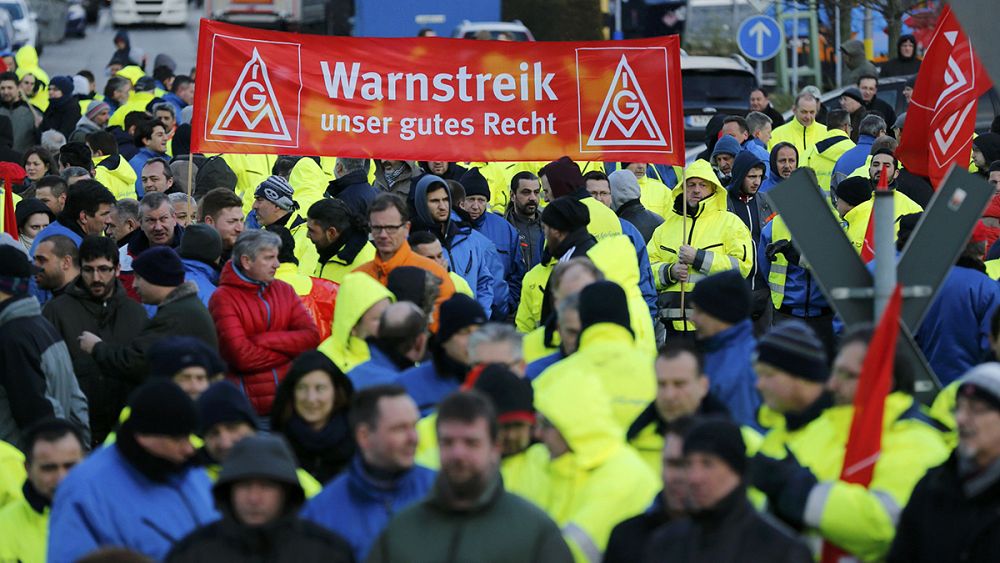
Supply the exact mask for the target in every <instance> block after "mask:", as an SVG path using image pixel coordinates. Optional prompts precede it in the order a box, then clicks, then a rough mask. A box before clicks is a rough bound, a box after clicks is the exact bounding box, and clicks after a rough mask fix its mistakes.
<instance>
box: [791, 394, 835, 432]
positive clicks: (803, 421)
mask: <svg viewBox="0 0 1000 563" xmlns="http://www.w3.org/2000/svg"><path fill="white" fill-rule="evenodd" d="M832 406H833V395H832V394H830V392H829V391H823V392H822V393H821V394H820V396H819V397H818V398H817V399H816V400H815V401H813V403H812V404H811V405H809V406H808V407H806V408H805V409H803V410H801V411H799V412H787V413H785V428H786V429H787V430H789V431H791V432H794V431H795V430H798V429H800V428H804V427H805V426H806V425H807V424H809V423H810V422H812V421H814V420H816V419H817V418H819V417H820V415H822V414H823V412H824V411H826V410H827V409H828V408H830V407H832Z"/></svg>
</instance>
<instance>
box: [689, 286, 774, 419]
mask: <svg viewBox="0 0 1000 563" xmlns="http://www.w3.org/2000/svg"><path fill="white" fill-rule="evenodd" d="M691 302H692V304H693V305H694V314H693V315H692V316H691V322H692V323H694V326H695V330H696V331H697V334H698V345H699V348H700V349H701V351H702V353H703V354H704V362H705V368H704V371H705V373H706V374H707V375H708V380H709V381H710V382H711V385H710V387H709V392H710V393H712V395H714V396H715V397H717V398H718V399H719V400H721V401H722V402H723V403H724V404H725V405H726V407H728V408H729V412H730V413H732V415H733V420H735V421H736V422H738V423H740V424H741V425H744V426H750V427H752V428H760V426H759V424H758V423H757V409H758V408H759V407H760V394H759V393H758V392H757V389H756V386H757V375H756V374H755V373H754V371H753V368H752V367H751V360H752V357H753V354H754V350H755V349H756V348H757V339H756V338H754V335H753V324H752V323H751V322H750V305H751V297H750V288H749V287H748V286H747V282H746V280H745V279H743V276H741V275H740V274H739V272H737V271H735V270H729V271H726V272H721V273H718V274H715V275H712V276H709V277H707V278H705V279H703V280H701V281H700V282H698V284H697V285H696V286H695V288H694V291H693V292H692V293H691Z"/></svg>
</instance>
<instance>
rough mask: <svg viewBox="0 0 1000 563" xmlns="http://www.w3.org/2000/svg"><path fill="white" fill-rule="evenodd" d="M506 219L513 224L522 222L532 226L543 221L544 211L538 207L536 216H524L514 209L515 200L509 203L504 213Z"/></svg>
mask: <svg viewBox="0 0 1000 563" xmlns="http://www.w3.org/2000/svg"><path fill="white" fill-rule="evenodd" d="M504 219H507V220H508V221H510V222H511V223H513V224H518V223H520V224H523V225H525V226H531V225H535V224H537V223H541V222H542V213H541V212H540V211H538V210H537V209H536V210H535V216H534V217H522V216H521V215H520V214H519V213H518V212H517V210H516V209H514V202H513V201H511V202H510V204H509V205H507V212H506V213H504Z"/></svg>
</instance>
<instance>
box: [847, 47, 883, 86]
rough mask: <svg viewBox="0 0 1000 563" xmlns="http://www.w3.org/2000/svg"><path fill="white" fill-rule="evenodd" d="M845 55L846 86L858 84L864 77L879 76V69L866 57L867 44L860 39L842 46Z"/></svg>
mask: <svg viewBox="0 0 1000 563" xmlns="http://www.w3.org/2000/svg"><path fill="white" fill-rule="evenodd" d="M840 50H841V51H842V52H843V53H844V66H845V67H846V68H845V69H844V76H843V82H844V84H857V83H858V79H859V78H861V77H862V76H864V75H866V74H867V75H871V76H878V69H877V68H875V65H874V64H872V62H871V61H869V60H868V58H867V56H866V55H865V44H864V43H862V42H861V41H860V40H859V39H851V40H850V41H845V42H844V44H843V45H841V46H840Z"/></svg>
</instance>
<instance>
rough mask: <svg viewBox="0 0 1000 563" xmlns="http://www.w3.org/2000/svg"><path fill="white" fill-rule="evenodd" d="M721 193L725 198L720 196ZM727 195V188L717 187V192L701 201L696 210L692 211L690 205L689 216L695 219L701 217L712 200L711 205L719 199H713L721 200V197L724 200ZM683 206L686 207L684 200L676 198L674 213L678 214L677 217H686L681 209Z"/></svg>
mask: <svg viewBox="0 0 1000 563" xmlns="http://www.w3.org/2000/svg"><path fill="white" fill-rule="evenodd" d="M719 192H722V193H723V196H719ZM725 194H726V192H725V188H719V187H716V189H715V192H713V193H712V194H711V195H709V196H708V197H706V198H705V199H703V200H701V201H699V202H698V204H697V205H696V206H695V207H694V209H692V208H691V206H690V205H688V206H687V207H688V208H687V216H688V217H691V218H694V219H697V218H699V217H701V216H702V215H703V214H704V213H705V211H706V209H707V207H708V203H709V200H712V201H711V203H714V202H715V201H717V199H712V198H720V197H721V198H724V197H725ZM722 205H725V203H723V204H722ZM683 206H684V198H681V197H674V209H673V211H674V213H676V214H677V215H684V212H683V211H681V207H683ZM692 211H694V213H693V214H692V213H691V212H692Z"/></svg>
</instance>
